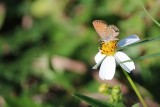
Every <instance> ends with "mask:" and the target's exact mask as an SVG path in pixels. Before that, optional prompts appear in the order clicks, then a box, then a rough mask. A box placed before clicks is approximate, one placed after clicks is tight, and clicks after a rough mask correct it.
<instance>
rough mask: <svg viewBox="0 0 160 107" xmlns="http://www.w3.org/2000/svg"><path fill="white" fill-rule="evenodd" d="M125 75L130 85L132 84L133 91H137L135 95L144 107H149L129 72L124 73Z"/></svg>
mask: <svg viewBox="0 0 160 107" xmlns="http://www.w3.org/2000/svg"><path fill="white" fill-rule="evenodd" d="M123 73H124V74H125V76H126V77H127V79H128V81H129V83H130V84H131V86H132V88H133V90H134V91H135V93H136V94H137V96H138V98H139V100H140V102H141V104H142V105H143V107H147V104H146V103H145V101H144V99H143V98H142V96H141V94H140V92H139V91H138V89H137V87H136V85H135V84H134V82H133V80H132V79H131V77H130V76H129V75H128V73H127V72H125V71H123Z"/></svg>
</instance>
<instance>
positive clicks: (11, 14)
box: [0, 0, 160, 107]
mask: <svg viewBox="0 0 160 107" xmlns="http://www.w3.org/2000/svg"><path fill="white" fill-rule="evenodd" d="M146 7H147V8H146ZM159 7H160V6H159V3H157V1H152V0H144V2H143V5H142V4H141V2H138V1H137V2H135V1H134V0H100V1H98V0H79V1H78V0H63V1H61V0H45V1H44V0H20V1H16V2H15V1H13V0H4V1H1V2H0V100H1V99H3V100H4V101H3V100H2V101H3V104H2V105H6V106H7V107H22V106H23V107H25V106H26V107H42V106H43V107H53V106H55V107H65V106H70V105H73V106H75V107H77V106H80V102H79V101H77V102H75V101H74V100H73V96H71V94H72V93H74V92H78V93H92V94H94V93H96V91H97V89H98V86H99V84H100V81H99V80H98V79H97V78H98V77H97V76H98V75H97V73H95V72H97V71H95V72H94V71H92V70H91V68H92V66H93V65H94V64H95V62H94V56H95V54H96V53H97V52H98V47H99V41H98V40H99V39H100V37H99V36H98V34H97V33H96V32H95V30H94V28H93V26H92V21H93V20H95V19H102V20H105V21H106V22H107V23H108V24H115V25H116V26H117V27H118V28H119V29H120V34H119V38H124V37H126V36H128V35H132V34H136V35H138V36H139V37H140V38H141V39H142V41H140V42H137V43H136V44H133V45H130V46H127V47H124V48H121V49H119V50H124V51H126V53H128V55H129V56H131V57H132V58H133V59H134V58H139V59H141V60H137V61H136V73H135V72H133V75H132V74H131V75H132V78H133V80H135V81H136V82H137V83H138V84H139V85H141V86H143V87H144V88H145V89H146V90H148V92H149V93H150V94H149V95H151V96H147V98H148V97H149V98H151V99H154V100H155V101H157V102H160V93H159V90H160V87H157V84H159V82H160V79H159V76H160V73H159V69H160V66H159V64H160V61H159V57H157V56H159V52H160V50H159V45H160V43H159V42H158V41H159V35H160V30H159V27H158V26H157V25H159V23H158V22H159V12H160V11H159V10H160V9H159ZM146 13H147V14H146ZM146 38H150V39H146ZM133 46H134V47H133ZM128 49H130V50H128ZM155 53H157V54H155ZM147 55H149V56H147ZM55 56H62V57H63V58H62V59H63V60H60V59H58V60H56V61H55ZM139 56H142V57H139ZM150 57H152V59H150ZM155 57H156V58H155ZM142 59H143V60H142ZM65 61H66V62H65ZM71 62H72V63H71ZM77 63H78V64H77ZM62 65H63V66H62ZM66 65H67V67H66ZM59 66H60V68H59ZM95 67H96V66H95ZM77 69H78V70H77ZM117 71H120V70H119V69H118V70H117ZM116 74H117V75H116V76H115V78H116V79H118V80H119V81H120V82H122V83H124V84H125V86H126V87H127V88H128V87H129V86H128V85H126V81H127V80H126V79H124V78H122V77H123V75H122V74H121V72H117V73H116ZM128 90H129V91H128V93H127V94H129V97H132V95H133V93H132V91H131V90H130V88H128ZM142 94H143V92H142ZM74 95H75V96H76V97H78V98H80V97H82V99H84V98H85V99H86V100H87V101H89V102H92V103H94V102H93V101H92V100H93V99H92V98H88V97H87V96H83V95H81V94H74ZM37 96H38V97H37ZM133 96H135V95H133ZM36 98H37V99H36ZM96 101H97V100H96ZM123 101H124V104H126V106H128V105H129V106H130V105H133V104H135V103H137V102H138V101H137V100H136V101H135V100H132V99H128V97H127V96H126V95H125V96H124V97H123ZM97 103H99V101H98V102H96V104H97ZM101 104H102V105H105V104H103V103H101ZM0 106H1V103H0ZM105 106H106V105H105Z"/></svg>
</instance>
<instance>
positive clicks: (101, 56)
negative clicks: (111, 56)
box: [94, 52, 106, 63]
mask: <svg viewBox="0 0 160 107" xmlns="http://www.w3.org/2000/svg"><path fill="white" fill-rule="evenodd" d="M104 57H106V55H104V54H101V52H98V53H97V54H96V56H95V57H94V60H95V62H96V63H99V62H100V61H102V60H103V59H104Z"/></svg>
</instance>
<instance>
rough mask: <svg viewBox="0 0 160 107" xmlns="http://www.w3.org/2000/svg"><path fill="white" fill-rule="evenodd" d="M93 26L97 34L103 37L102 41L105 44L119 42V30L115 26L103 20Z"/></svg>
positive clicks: (95, 22)
mask: <svg viewBox="0 0 160 107" xmlns="http://www.w3.org/2000/svg"><path fill="white" fill-rule="evenodd" d="M93 26H94V28H95V30H96V32H97V33H98V34H99V36H100V37H101V40H102V41H104V42H109V41H114V40H118V38H116V37H117V36H118V34H119V29H118V28H117V27H116V26H115V25H108V24H107V23H106V22H105V21H103V20H95V21H93Z"/></svg>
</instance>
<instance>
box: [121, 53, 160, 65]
mask: <svg viewBox="0 0 160 107" xmlns="http://www.w3.org/2000/svg"><path fill="white" fill-rule="evenodd" d="M152 57H160V53H155V54H150V55H144V56H140V57H138V58H134V59H132V60H127V61H123V62H120V63H125V62H130V61H138V60H144V59H148V58H152Z"/></svg>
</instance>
